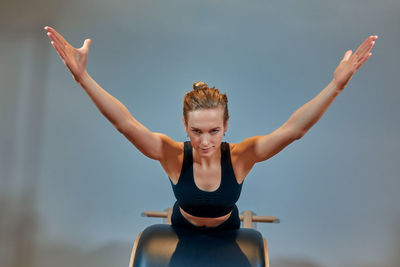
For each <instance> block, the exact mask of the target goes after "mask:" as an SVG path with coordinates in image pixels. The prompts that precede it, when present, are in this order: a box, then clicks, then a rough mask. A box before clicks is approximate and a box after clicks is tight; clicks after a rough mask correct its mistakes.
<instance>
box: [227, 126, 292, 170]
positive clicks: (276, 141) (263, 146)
mask: <svg viewBox="0 0 400 267" xmlns="http://www.w3.org/2000/svg"><path fill="white" fill-rule="evenodd" d="M299 138H300V135H299V134H298V133H297V132H296V131H294V130H293V129H292V128H290V127H287V126H286V125H283V126H281V127H280V128H278V129H276V130H275V131H273V132H272V133H270V134H267V135H259V136H253V137H249V138H246V139H245V140H243V141H242V142H241V143H239V144H237V145H235V154H236V155H237V157H238V160H239V161H241V162H243V164H244V165H245V166H249V167H250V168H251V167H252V166H253V165H254V164H255V163H257V162H261V161H264V160H267V159H269V158H271V157H272V156H274V155H276V154H277V153H278V152H280V151H281V150H282V149H284V148H285V147H286V146H287V145H289V144H290V143H292V142H293V141H295V140H297V139H299Z"/></svg>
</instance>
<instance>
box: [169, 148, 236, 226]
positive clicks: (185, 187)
mask: <svg viewBox="0 0 400 267" xmlns="http://www.w3.org/2000/svg"><path fill="white" fill-rule="evenodd" d="M170 182H171V185H172V189H173V191H174V195H175V197H176V199H177V202H178V204H179V206H180V207H181V208H182V209H183V210H184V211H186V212H187V213H189V214H191V215H193V216H197V217H208V218H215V217H221V216H223V215H226V214H228V213H229V212H230V211H232V209H233V208H234V207H235V203H236V201H237V200H238V199H239V196H240V192H241V191H242V185H243V183H241V184H239V183H238V182H237V180H236V176H235V173H234V172H233V168H232V162H231V154H230V149H229V144H228V143H226V142H222V143H221V184H220V186H219V187H218V189H216V190H215V191H212V192H208V191H204V190H201V189H200V188H198V187H197V186H196V184H195V182H194V177H193V154H192V145H191V143H190V141H186V142H185V143H184V156H183V164H182V170H181V174H180V176H179V180H178V183H177V184H176V185H174V184H173V183H172V181H171V179H170Z"/></svg>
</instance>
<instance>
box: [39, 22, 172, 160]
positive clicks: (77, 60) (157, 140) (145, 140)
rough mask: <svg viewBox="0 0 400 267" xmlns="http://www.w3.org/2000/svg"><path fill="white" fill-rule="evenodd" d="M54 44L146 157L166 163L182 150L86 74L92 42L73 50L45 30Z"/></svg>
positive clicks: (92, 96) (108, 115) (101, 108)
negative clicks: (166, 160)
mask: <svg viewBox="0 0 400 267" xmlns="http://www.w3.org/2000/svg"><path fill="white" fill-rule="evenodd" d="M45 30H46V31H47V32H48V33H47V35H48V36H49V38H50V39H51V40H52V41H51V44H52V45H53V47H54V48H55V49H56V51H57V53H58V55H59V56H60V58H61V60H62V61H63V62H64V64H65V65H66V66H67V67H68V69H69V70H70V71H71V73H72V76H73V77H74V79H75V80H76V81H77V82H78V83H79V84H80V85H81V86H82V88H83V89H84V90H85V92H86V93H87V94H88V96H89V97H90V99H91V100H92V101H93V103H94V104H95V105H96V107H97V108H98V109H99V111H100V112H101V113H102V114H103V115H104V116H105V117H106V118H107V119H108V120H109V121H110V122H111V124H113V125H114V127H115V128H116V129H117V130H118V131H119V132H121V133H122V134H123V135H124V136H125V137H126V138H127V139H128V140H129V141H130V142H131V143H132V144H133V145H134V146H135V147H136V148H137V149H139V150H140V151H141V152H142V153H143V154H144V155H146V156H147V157H149V158H152V159H155V160H162V159H163V158H164V157H166V156H167V155H168V154H169V155H170V153H174V152H176V151H177V149H179V145H178V144H177V143H176V142H174V141H173V140H172V139H171V138H169V137H167V136H166V135H164V134H160V133H153V132H151V131H149V130H148V129H147V128H146V127H145V126H143V125H142V124H141V123H140V122H138V121H137V120H136V119H135V118H134V117H133V116H132V115H131V114H130V113H129V111H128V109H127V108H126V107H125V106H124V105H123V104H122V103H121V102H120V101H119V100H118V99H116V98H115V97H113V96H112V95H111V94H109V93H108V92H107V91H106V90H104V89H103V88H102V87H101V86H100V85H99V84H97V82H96V81H95V80H94V79H93V78H92V77H91V76H90V75H89V74H88V72H87V71H86V63H87V57H88V52H89V45H90V43H91V40H90V39H86V40H85V42H84V44H83V46H82V47H81V48H79V49H77V48H74V47H72V46H71V45H70V44H69V43H68V42H67V41H66V40H65V39H64V38H63V37H62V36H61V35H60V34H59V33H58V32H57V31H56V30H54V29H53V28H51V27H45Z"/></svg>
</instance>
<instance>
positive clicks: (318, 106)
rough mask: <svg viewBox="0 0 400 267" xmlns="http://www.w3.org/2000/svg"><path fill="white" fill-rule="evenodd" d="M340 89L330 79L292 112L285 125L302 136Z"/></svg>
mask: <svg viewBox="0 0 400 267" xmlns="http://www.w3.org/2000/svg"><path fill="white" fill-rule="evenodd" d="M341 91H342V90H340V89H338V88H337V86H336V85H335V83H334V81H333V80H332V81H331V82H330V83H329V84H328V85H327V86H326V87H325V88H324V89H323V90H322V91H321V92H320V93H319V94H318V95H317V96H315V97H314V98H313V99H311V100H310V101H309V102H307V103H306V104H304V105H303V106H302V107H301V108H299V109H298V110H297V111H296V112H294V113H293V114H292V115H291V116H290V118H289V120H288V121H287V125H289V126H290V127H292V129H294V131H295V132H297V133H299V135H300V137H301V136H303V135H304V134H305V133H306V132H307V131H308V130H309V129H310V128H311V127H312V126H313V125H314V124H315V123H316V122H317V121H318V120H319V119H320V118H321V117H322V115H323V114H324V113H325V111H326V110H327V109H328V107H329V106H330V105H331V104H332V102H333V101H334V100H335V98H336V97H337V96H338V95H339V93H340V92H341Z"/></svg>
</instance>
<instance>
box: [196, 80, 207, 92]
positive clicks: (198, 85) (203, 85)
mask: <svg viewBox="0 0 400 267" xmlns="http://www.w3.org/2000/svg"><path fill="white" fill-rule="evenodd" d="M203 89H208V85H207V84H206V83H203V82H200V81H198V82H195V83H194V84H193V90H203Z"/></svg>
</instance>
